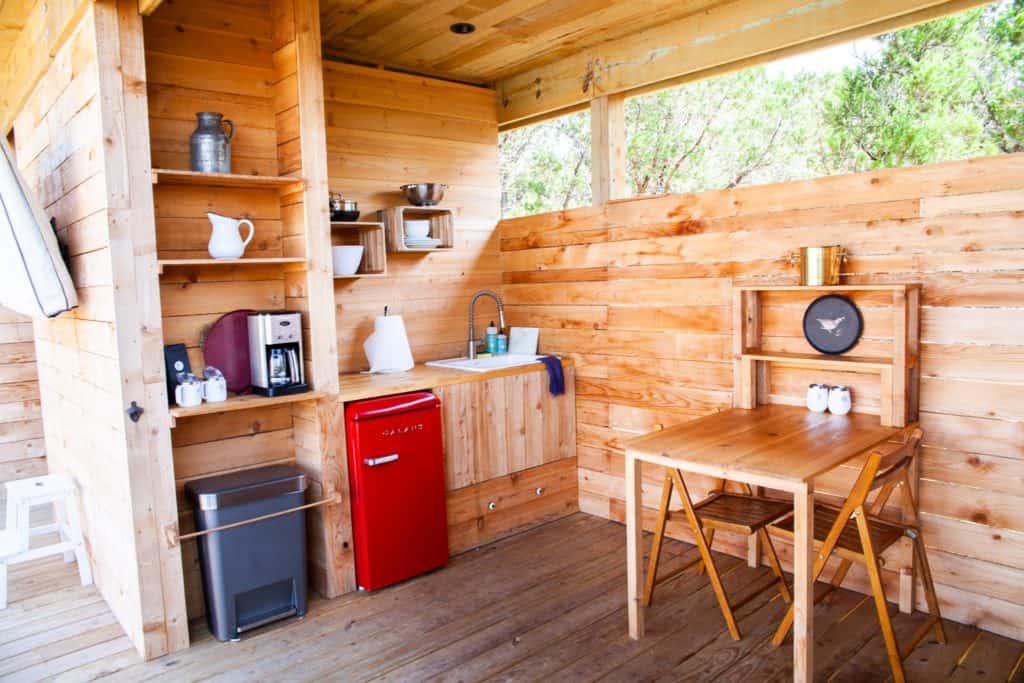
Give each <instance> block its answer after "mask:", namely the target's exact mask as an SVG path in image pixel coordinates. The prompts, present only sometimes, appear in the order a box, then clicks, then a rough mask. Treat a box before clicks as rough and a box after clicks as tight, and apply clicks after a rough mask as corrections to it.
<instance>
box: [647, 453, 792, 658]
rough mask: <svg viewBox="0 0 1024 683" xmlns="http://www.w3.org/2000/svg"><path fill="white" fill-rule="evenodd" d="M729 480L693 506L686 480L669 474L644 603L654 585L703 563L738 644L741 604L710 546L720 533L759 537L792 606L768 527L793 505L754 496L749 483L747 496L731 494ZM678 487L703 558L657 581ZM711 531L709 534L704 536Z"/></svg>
mask: <svg viewBox="0 0 1024 683" xmlns="http://www.w3.org/2000/svg"><path fill="white" fill-rule="evenodd" d="M727 483H728V482H726V481H725V480H723V479H719V480H718V482H717V484H716V486H715V488H716V489H717V490H714V491H712V492H711V493H709V494H708V496H707V498H705V499H704V500H702V501H700V502H699V503H697V504H696V505H694V504H693V503H692V502H691V501H690V494H689V491H688V490H687V488H686V483H685V482H684V481H683V475H682V473H681V472H680V471H679V470H676V469H668V470H666V473H665V484H664V486H663V488H662V492H661V507H660V509H659V510H658V525H657V527H656V529H655V531H654V541H653V543H652V545H651V559H650V566H649V567H648V569H647V583H646V586H645V587H644V605H650V604H651V598H652V597H653V595H654V587H655V586H656V585H658V584H661V583H664V582H665V581H668V580H669V579H671V578H674V577H676V576H678V575H679V574H681V573H682V572H684V571H686V570H687V569H689V568H690V567H692V566H693V565H694V564H699V567H698V568H697V571H698V573H703V571H704V569H705V568H706V569H707V572H708V579H709V580H710V582H711V588H712V590H714V592H715V598H716V599H717V600H718V606H719V607H720V608H721V610H722V616H723V617H725V625H726V627H727V628H728V629H729V634H730V635H732V637H733V640H739V639H740V629H739V627H738V626H737V625H736V619H735V617H734V616H733V610H734V609H738V608H739V607H740V606H741V605H730V604H729V599H728V597H727V596H726V594H725V589H724V588H723V587H722V579H721V577H720V576H719V574H718V569H717V568H716V567H715V560H714V558H713V557H712V556H711V544H712V543H714V540H715V531H716V530H717V529H721V530H722V531H733V532H736V533H741V534H745V535H747V536H750V535H752V534H757V535H758V537H760V539H761V541H762V542H763V543H764V546H765V549H766V550H767V554H768V562H769V564H770V565H771V568H772V572H774V574H775V576H776V577H778V579H779V592H780V593H781V594H782V597H783V599H785V600H786V602H792V595H790V592H789V588H788V587H787V586H786V580H785V579H784V578H783V576H782V568H781V567H780V566H779V558H778V556H777V555H776V554H775V548H774V547H773V546H772V541H771V539H770V538H769V537H768V534H767V533H766V532H765V527H766V526H767V525H768V524H769V523H770V522H772V521H774V520H776V519H779V518H780V517H782V516H783V515H785V514H786V513H787V512H789V511H790V510H791V509H792V505H791V504H790V503H788V502H786V501H780V500H775V499H772V498H763V497H760V496H755V495H753V494H752V493H751V490H750V487H749V486H748V485H747V484H742V485H741V486H742V488H743V493H729V492H726V490H725V488H726V485H727ZM673 487H675V488H678V489H679V498H680V499H681V500H682V502H683V511H684V512H685V513H686V519H687V520H688V521H689V523H690V530H691V531H692V532H693V537H694V540H695V541H696V543H697V549H698V550H699V551H700V558H699V559H697V560H694V561H693V562H691V563H689V564H688V565H686V566H685V567H682V568H680V569H677V570H675V571H673V572H671V573H670V574H667V575H665V576H663V577H661V578H658V576H657V574H658V560H659V557H660V555H661V546H662V542H663V541H664V538H665V526H666V525H667V524H668V520H669V517H670V516H671V514H672V513H671V512H670V511H669V505H670V504H671V502H672V489H673ZM704 529H707V530H708V532H707V536H706V537H705V535H704V531H703V530H704Z"/></svg>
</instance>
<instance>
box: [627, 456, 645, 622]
mask: <svg viewBox="0 0 1024 683" xmlns="http://www.w3.org/2000/svg"><path fill="white" fill-rule="evenodd" d="M641 511H642V498H641V489H640V461H639V460H637V459H636V458H635V457H633V456H632V455H630V454H629V452H628V451H627V453H626V580H627V583H628V586H627V603H626V604H627V611H628V613H629V637H630V638H632V639H634V640H639V639H640V638H643V636H644V610H643V604H642V603H641V599H642V595H643V580H644V577H643V569H642V568H641V560H642V559H643V547H642V543H643V532H644V527H643V519H642V517H641V514H642V512H641Z"/></svg>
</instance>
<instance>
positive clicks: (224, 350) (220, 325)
mask: <svg viewBox="0 0 1024 683" xmlns="http://www.w3.org/2000/svg"><path fill="white" fill-rule="evenodd" d="M252 312H253V311H251V310H249V309H243V310H238V311H231V312H230V313H225V314H224V315H222V316H221V317H220V318H218V319H217V322H215V323H213V325H211V326H210V330H209V332H207V333H206V340H205V341H204V342H203V358H204V360H205V362H206V364H207V365H208V366H209V365H212V366H213V367H215V368H217V369H218V370H220V371H221V372H222V373H224V379H225V380H227V384H228V391H232V392H234V393H236V394H244V393H248V391H249V390H250V389H251V388H252V371H251V370H250V367H249V320H248V319H249V314H250V313H252ZM196 374H197V375H202V372H196Z"/></svg>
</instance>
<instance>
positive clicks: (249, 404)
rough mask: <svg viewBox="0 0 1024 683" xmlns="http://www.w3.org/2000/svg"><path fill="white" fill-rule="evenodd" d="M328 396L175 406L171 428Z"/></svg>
mask: <svg viewBox="0 0 1024 683" xmlns="http://www.w3.org/2000/svg"><path fill="white" fill-rule="evenodd" d="M326 395H327V394H326V393H325V392H323V391H307V392H305V393H302V394H292V395H291V396H260V395H259V394H243V395H240V396H237V395H236V396H230V397H229V398H228V400H226V401H222V402H220V403H202V404H200V405H198V406H196V407H195V408H182V407H180V406H174V407H173V408H171V410H170V414H171V427H174V426H175V425H176V424H177V421H178V420H182V419H185V418H188V417H197V416H199V415H214V414H216V413H230V412H234V411H236V410H251V409H253V408H263V407H265V406H276V405H284V404H286V403H299V402H301V401H315V400H317V399H321V398H323V397H324V396H326Z"/></svg>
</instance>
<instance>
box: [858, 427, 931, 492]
mask: <svg viewBox="0 0 1024 683" xmlns="http://www.w3.org/2000/svg"><path fill="white" fill-rule="evenodd" d="M923 436H924V434H923V432H922V431H921V430H920V429H915V430H914V431H913V432H911V434H910V437H909V438H907V440H906V441H905V442H904V443H903V445H902V446H900V447H899V448H897V449H896V450H894V451H892V452H891V453H887V454H885V455H883V456H881V458H880V459H879V461H878V469H877V470H875V474H874V478H873V480H872V482H871V489H872V490H874V489H877V488H878V487H879V486H882V485H883V484H885V483H887V482H889V481H895V480H897V479H898V478H900V477H901V476H903V472H904V471H906V469H907V468H908V467H910V465H911V463H913V462H914V458H916V457H917V454H918V452H920V450H921V439H922V437H923Z"/></svg>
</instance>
